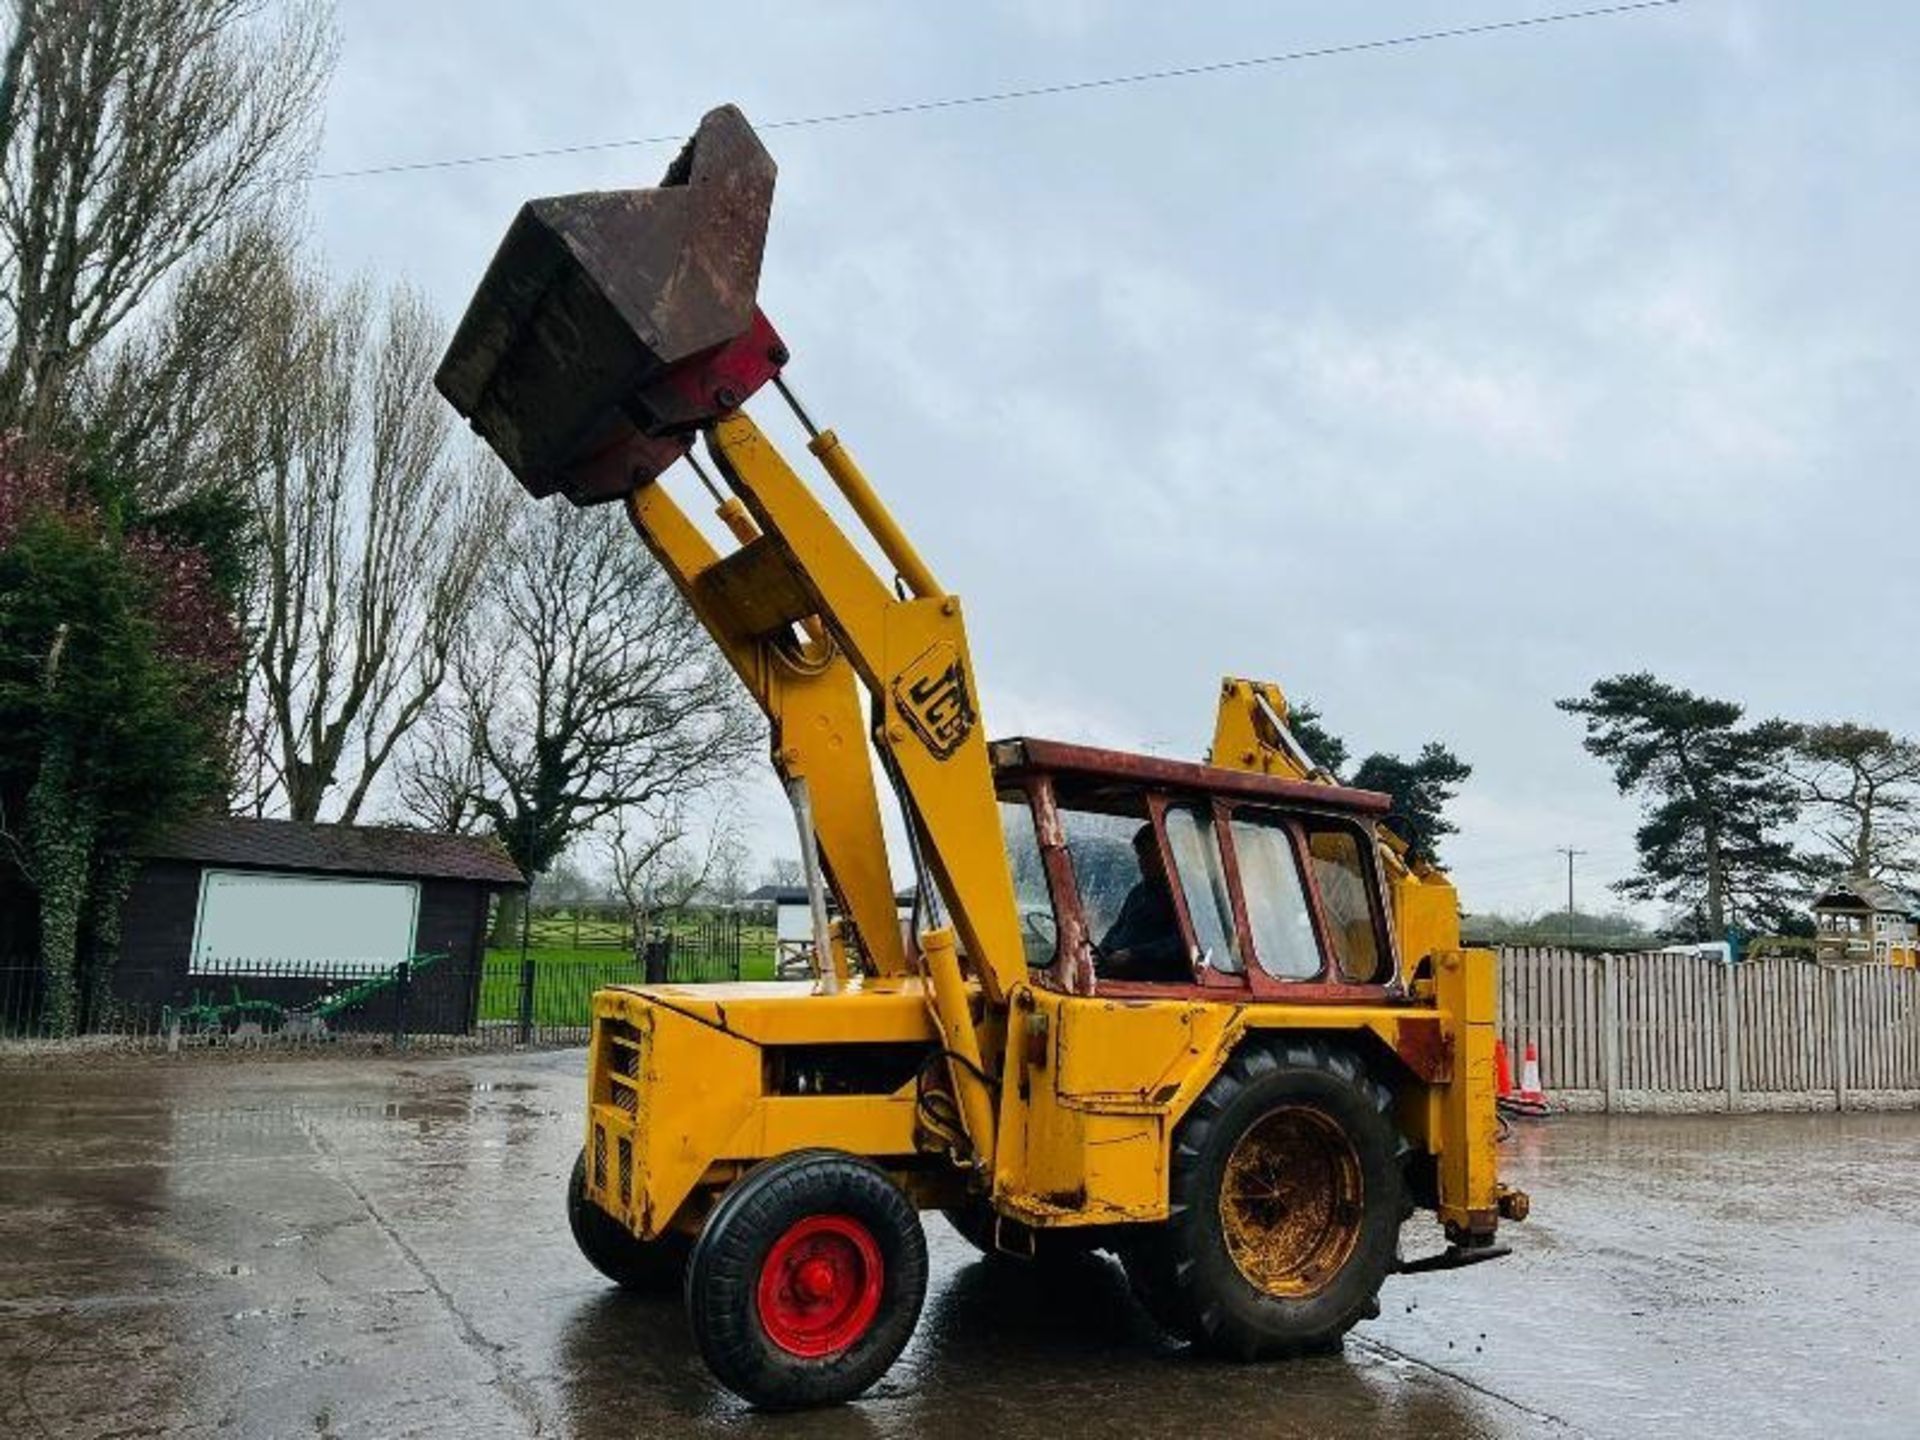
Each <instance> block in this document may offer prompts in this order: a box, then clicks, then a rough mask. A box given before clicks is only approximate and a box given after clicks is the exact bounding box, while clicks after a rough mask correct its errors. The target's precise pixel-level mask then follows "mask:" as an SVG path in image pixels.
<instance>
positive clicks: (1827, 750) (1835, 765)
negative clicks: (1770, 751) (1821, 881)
mask: <svg viewBox="0 0 1920 1440" xmlns="http://www.w3.org/2000/svg"><path fill="white" fill-rule="evenodd" d="M1786 769H1787V772H1788V774H1789V775H1790V776H1791V777H1792V778H1793V781H1794V783H1795V784H1796V785H1797V786H1798V787H1799V789H1800V793H1801V795H1802V797H1803V799H1804V801H1805V803H1806V805H1807V808H1808V809H1809V810H1810V811H1811V812H1812V817H1813V834H1814V838H1815V840H1816V842H1817V843H1818V845H1819V847H1820V853H1821V854H1822V855H1824V856H1825V857H1827V858H1828V859H1831V860H1832V861H1834V862H1835V863H1836V864H1838V865H1840V866H1843V867H1845V869H1846V870H1847V871H1848V873H1850V874H1854V875H1864V876H1867V877H1869V878H1872V879H1876V880H1877V879H1883V878H1888V877H1896V878H1904V877H1907V876H1910V875H1911V874H1912V873H1913V872H1914V870H1915V868H1916V866H1917V865H1920V855H1916V853H1915V851H1916V843H1915V842H1916V841H1920V744H1916V743H1915V742H1914V741H1912V740H1906V739H1902V738H1900V737H1898V736H1895V735H1893V734H1892V733H1891V732H1889V731H1886V730H1882V729H1878V728H1876V727H1874V726H1870V725H1856V724H1853V723H1852V722H1850V721H1836V722H1832V723H1828V724H1822V725H1803V726H1800V727H1798V729H1797V731H1796V735H1795V740H1794V745H1793V749H1792V751H1791V752H1790V753H1789V756H1788V759H1787V762H1786Z"/></svg>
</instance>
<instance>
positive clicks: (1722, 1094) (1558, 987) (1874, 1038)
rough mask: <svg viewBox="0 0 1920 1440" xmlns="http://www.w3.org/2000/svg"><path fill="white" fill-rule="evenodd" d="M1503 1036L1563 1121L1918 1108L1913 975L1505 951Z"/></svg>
mask: <svg viewBox="0 0 1920 1440" xmlns="http://www.w3.org/2000/svg"><path fill="white" fill-rule="evenodd" d="M1500 1035H1501V1038H1502V1039H1504V1040H1505V1041H1506V1043H1507V1050H1508V1053H1509V1054H1510V1055H1512V1056H1513V1057H1514V1063H1515V1065H1516V1066H1517V1065H1518V1063H1519V1058H1520V1056H1521V1055H1522V1054H1523V1053H1524V1048H1525V1046H1526V1045H1527V1043H1528V1042H1529V1041H1531V1042H1532V1043H1534V1044H1535V1045H1537V1046H1538V1047H1539V1054H1540V1070H1541V1078H1542V1081H1543V1083H1544V1085H1545V1087H1546V1090H1547V1093H1548V1095H1549V1096H1550V1097H1551V1099H1552V1101H1553V1103H1554V1104H1555V1105H1556V1106H1558V1107H1560V1108H1563V1109H1567V1110H1611V1111H1695V1110H1883V1109H1905V1108H1920V971H1914V970H1908V969H1894V968H1891V967H1889V966H1885V965H1858V966H1848V967H1832V968H1829V967H1824V966H1818V965H1813V964H1809V963H1807V962H1806V961H1802V960H1780V959H1768V960H1756V961H1751V962H1743V963H1741V964H1736V965H1728V964H1726V963H1725V962H1724V961H1723V960H1721V959H1719V958H1718V957H1715V956H1711V955H1699V954H1693V953H1689V952H1685V951H1651V952H1646V953H1640V954H1632V953H1622V954H1587V953H1584V952H1580V951H1574V950H1562V949H1550V948H1544V947H1508V948H1505V949H1502V950H1501V951H1500Z"/></svg>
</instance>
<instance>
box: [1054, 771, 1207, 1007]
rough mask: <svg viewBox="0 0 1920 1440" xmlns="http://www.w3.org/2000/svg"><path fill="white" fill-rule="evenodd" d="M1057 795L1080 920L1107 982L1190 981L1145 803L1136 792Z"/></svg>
mask: <svg viewBox="0 0 1920 1440" xmlns="http://www.w3.org/2000/svg"><path fill="white" fill-rule="evenodd" d="M1065 791H1066V787H1062V788H1061V790H1060V791H1056V795H1057V797H1058V798H1057V802H1056V811H1057V813H1058V815H1059V817H1060V830H1061V834H1062V837H1063V838H1064V840H1065V842H1066V848H1067V858H1068V859H1069V860H1070V861H1071V862H1072V864H1073V877H1074V883H1075V885H1076V887H1077V888H1078V890H1079V894H1080V913H1081V918H1082V919H1084V920H1085V921H1086V926H1087V938H1088V939H1089V940H1090V941H1091V942H1092V946H1093V970H1094V975H1095V976H1096V977H1097V978H1098V979H1101V980H1191V979H1192V978H1193V966H1192V962H1191V961H1190V960H1189V959H1188V950H1187V942H1186V940H1185V938H1184V937H1183V936H1182V935H1181V932H1180V919H1179V912H1178V911H1177V910H1176V909H1175V907H1174V902H1173V889H1172V882H1171V880H1170V878H1169V876H1168V875H1167V868H1166V864H1165V862H1164V859H1163V857H1162V854H1161V850H1160V840H1159V836H1158V835H1157V834H1156V833H1155V831H1154V828H1153V821H1152V820H1151V819H1150V818H1149V816H1148V813H1147V802H1146V796H1145V795H1144V794H1142V793H1141V792H1140V791H1139V790H1137V789H1134V788H1132V787H1130V786H1125V787H1123V786H1117V785H1114V786H1098V787H1092V786H1090V787H1087V788H1086V789H1084V790H1081V791H1079V792H1078V793H1063V792H1065Z"/></svg>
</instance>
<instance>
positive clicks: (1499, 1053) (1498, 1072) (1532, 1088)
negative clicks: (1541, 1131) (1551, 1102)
mask: <svg viewBox="0 0 1920 1440" xmlns="http://www.w3.org/2000/svg"><path fill="white" fill-rule="evenodd" d="M1494 1081H1495V1083H1496V1085H1497V1086H1498V1087H1499V1093H1498V1098H1497V1100H1496V1102H1495V1103H1497V1104H1498V1105H1499V1107H1500V1108H1501V1109H1502V1110H1504V1111H1506V1112H1507V1114H1509V1115H1545V1114H1546V1113H1547V1092H1546V1091H1544V1090H1542V1089H1541V1088H1540V1048H1539V1047H1538V1046H1537V1045H1535V1044H1534V1043H1533V1041H1531V1040H1529V1041H1528V1042H1527V1048H1526V1051H1525V1052H1524V1054H1523V1055H1522V1057H1521V1060H1520V1088H1519V1089H1518V1090H1515V1089H1514V1088H1513V1076H1512V1074H1511V1072H1510V1071H1509V1070H1508V1068H1507V1051H1506V1047H1505V1046H1504V1045H1501V1044H1500V1043H1499V1042H1497V1041H1496V1042H1495V1044H1494Z"/></svg>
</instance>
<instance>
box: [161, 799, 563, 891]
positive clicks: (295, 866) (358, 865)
mask: <svg viewBox="0 0 1920 1440" xmlns="http://www.w3.org/2000/svg"><path fill="white" fill-rule="evenodd" d="M140 853H141V855H142V857H143V858H146V859H150V860H197V861H200V862H202V863H204V864H209V865H234V866H241V867H244V868H247V869H254V870H314V871H322V872H325V873H328V874H346V875H392V876H399V877H405V878H409V879H422V880H473V881H477V882H479V883H481V884H485V885H524V884H525V883H526V880H525V878H524V877H523V876H522V875H521V874H520V870H519V867H518V866H516V865H515V864H514V863H513V861H512V860H511V859H510V858H508V856H507V852H506V850H505V849H504V848H503V847H502V846H501V844H500V842H499V841H498V840H495V839H494V838H492V837H491V836H480V835H435V834H431V833H429V832H427V831H425V830H408V829H405V828H403V827H401V826H398V825H321V824H316V823H313V822H310V821H304V820H259V819H255V818H253V817H251V816H245V815H202V816H198V817H196V818H194V819H191V820H185V821H182V822H181V823H180V824H178V825H175V826H173V827H172V828H171V829H169V830H167V831H165V832H164V833H162V834H161V835H160V836H159V837H158V838H157V839H156V840H154V841H153V842H152V843H151V844H149V845H146V846H145V847H143V848H142V850H141V852H140Z"/></svg>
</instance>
